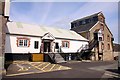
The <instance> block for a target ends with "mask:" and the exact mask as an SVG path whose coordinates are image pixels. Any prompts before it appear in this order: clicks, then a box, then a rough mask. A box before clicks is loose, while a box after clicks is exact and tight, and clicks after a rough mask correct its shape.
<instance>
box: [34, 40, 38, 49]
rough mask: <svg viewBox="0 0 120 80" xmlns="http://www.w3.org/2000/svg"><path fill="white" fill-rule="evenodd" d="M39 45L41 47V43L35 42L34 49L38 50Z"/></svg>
mask: <svg viewBox="0 0 120 80" xmlns="http://www.w3.org/2000/svg"><path fill="white" fill-rule="evenodd" d="M38 45H39V42H38V41H35V42H34V48H35V49H38Z"/></svg>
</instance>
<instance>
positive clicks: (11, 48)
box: [5, 34, 41, 53]
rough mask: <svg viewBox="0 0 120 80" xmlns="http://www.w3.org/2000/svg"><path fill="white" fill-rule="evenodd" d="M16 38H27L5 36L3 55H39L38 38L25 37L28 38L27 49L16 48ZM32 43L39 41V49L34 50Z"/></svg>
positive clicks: (39, 39)
mask: <svg viewBox="0 0 120 80" xmlns="http://www.w3.org/2000/svg"><path fill="white" fill-rule="evenodd" d="M17 37H27V36H17V35H9V34H7V35H6V42H5V43H6V44H5V53H28V52H30V53H39V52H40V44H41V38H39V37H27V38H30V46H29V47H17V44H16V43H17V41H16V40H17ZM34 41H39V48H38V49H34Z"/></svg>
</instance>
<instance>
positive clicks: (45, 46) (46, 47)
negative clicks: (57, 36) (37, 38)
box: [44, 42, 51, 52]
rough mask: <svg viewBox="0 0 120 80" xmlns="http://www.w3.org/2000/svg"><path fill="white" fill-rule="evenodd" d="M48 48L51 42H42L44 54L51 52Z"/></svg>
mask: <svg viewBox="0 0 120 80" xmlns="http://www.w3.org/2000/svg"><path fill="white" fill-rule="evenodd" d="M50 46H51V42H44V52H51V50H50Z"/></svg>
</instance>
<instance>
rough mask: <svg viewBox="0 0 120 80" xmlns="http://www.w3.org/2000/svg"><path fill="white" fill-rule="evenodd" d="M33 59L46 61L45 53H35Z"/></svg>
mask: <svg viewBox="0 0 120 80" xmlns="http://www.w3.org/2000/svg"><path fill="white" fill-rule="evenodd" d="M32 61H35V62H43V61H44V55H43V54H42V53H40V54H38V53H34V54H32Z"/></svg>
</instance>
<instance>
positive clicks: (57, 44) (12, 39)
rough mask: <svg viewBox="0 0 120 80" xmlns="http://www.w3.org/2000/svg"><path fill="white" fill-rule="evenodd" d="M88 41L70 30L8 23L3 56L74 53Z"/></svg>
mask: <svg viewBox="0 0 120 80" xmlns="http://www.w3.org/2000/svg"><path fill="white" fill-rule="evenodd" d="M85 45H88V40H87V39H85V38H84V37H82V36H81V35H79V34H77V33H76V32H74V31H71V30H65V29H59V28H53V27H45V26H40V25H30V24H25V23H19V22H8V23H7V28H6V42H5V54H10V53H12V54H13V55H14V54H21V53H22V54H28V53H76V52H77V51H78V49H79V48H80V47H81V46H85Z"/></svg>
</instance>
